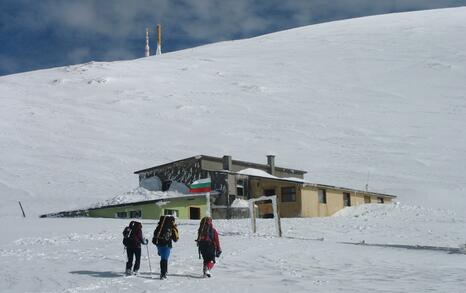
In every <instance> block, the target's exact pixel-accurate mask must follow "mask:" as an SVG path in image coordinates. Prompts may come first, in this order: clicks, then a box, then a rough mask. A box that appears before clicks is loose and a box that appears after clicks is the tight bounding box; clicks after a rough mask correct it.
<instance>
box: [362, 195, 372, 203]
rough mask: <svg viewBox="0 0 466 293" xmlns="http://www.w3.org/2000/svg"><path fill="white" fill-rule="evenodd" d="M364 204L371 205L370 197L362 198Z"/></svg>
mask: <svg viewBox="0 0 466 293" xmlns="http://www.w3.org/2000/svg"><path fill="white" fill-rule="evenodd" d="M364 203H371V197H370V196H368V195H365V196H364Z"/></svg>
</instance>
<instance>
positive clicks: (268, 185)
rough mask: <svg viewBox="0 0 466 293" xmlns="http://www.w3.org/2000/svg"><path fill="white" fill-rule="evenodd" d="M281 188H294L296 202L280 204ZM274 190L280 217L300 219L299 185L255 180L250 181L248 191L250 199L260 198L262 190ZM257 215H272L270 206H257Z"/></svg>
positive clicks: (267, 204) (269, 204) (268, 204)
mask: <svg viewBox="0 0 466 293" xmlns="http://www.w3.org/2000/svg"><path fill="white" fill-rule="evenodd" d="M282 187H295V189H296V201H295V202H282V194H281V192H282ZM267 189H274V190H275V195H277V199H278V207H279V208H278V210H279V213H280V216H281V217H285V218H287V217H288V218H291V217H300V216H301V196H300V192H299V190H300V185H299V184H296V183H292V182H280V181H277V180H266V179H261V180H260V181H259V180H257V179H251V180H250V190H251V194H252V197H260V196H262V195H264V190H267ZM258 207H259V214H260V215H264V214H272V213H273V210H272V204H271V203H265V204H258Z"/></svg>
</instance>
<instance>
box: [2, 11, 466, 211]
mask: <svg viewBox="0 0 466 293" xmlns="http://www.w3.org/2000/svg"><path fill="white" fill-rule="evenodd" d="M465 35H466V8H455V9H444V10H432V11H423V12H415V13H403V14H392V15H385V16H374V17H367V18H360V19H354V20H346V21H338V22H333V23H326V24H320V25H313V26H308V27H302V28H297V29H292V30H288V31H283V32H279V33H274V34H270V35H265V36H261V37H257V38H253V39H247V40H241V41H232V42H223V43H217V44H212V45H208V46H202V47H198V48H193V49H189V50H183V51H179V52H174V53H169V54H164V55H162V56H161V57H149V58H142V59H138V60H132V61H124V62H112V63H88V64H82V65H74V66H68V67H63V68H54V69H49V70H41V71H35V72H29V73H24V74H16V75H10V76H5V77H1V78H0V117H1V119H0V199H1V201H2V205H1V207H0V216H5V215H15V216H17V215H19V214H20V213H19V207H18V204H17V201H18V200H21V201H22V203H23V205H24V206H25V209H26V212H27V213H28V214H29V215H37V214H40V213H45V212H52V211H56V210H62V209H71V208H76V207H81V206H83V204H88V203H94V202H98V201H100V200H104V199H108V198H112V197H113V196H115V195H117V194H121V193H124V192H126V191H128V190H131V189H133V188H134V187H136V186H137V178H136V176H135V175H133V174H132V172H133V171H134V170H137V169H141V168H145V167H149V166H153V165H157V164H161V163H166V162H169V161H171V160H176V159H180V158H184V157H188V156H192V155H196V154H208V155H216V156H221V155H223V154H229V155H232V156H233V158H236V159H241V160H248V161H253V162H265V155H266V154H267V153H274V154H276V155H277V162H276V163H277V165H279V166H284V167H291V168H297V169H303V170H308V171H309V173H308V174H307V177H306V179H307V180H308V181H312V182H317V183H327V184H334V185H341V186H348V187H353V188H364V185H365V184H366V183H367V182H368V184H369V189H370V190H372V191H379V192H386V193H393V194H397V195H399V200H400V201H402V202H406V203H411V204H413V203H414V204H418V205H423V206H427V207H442V208H450V209H457V210H464V208H466V200H465V195H466V194H465V193H466V191H465V185H466V164H465V163H464V162H465V160H466V135H465V134H466V133H465V132H466V130H465V129H466V113H465V112H466V97H465V93H466V82H465V80H466V38H464V36H465ZM141 52H142V51H141Z"/></svg>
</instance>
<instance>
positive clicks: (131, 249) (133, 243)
mask: <svg viewBox="0 0 466 293" xmlns="http://www.w3.org/2000/svg"><path fill="white" fill-rule="evenodd" d="M148 242H149V241H148V240H147V239H144V237H143V236H142V224H141V223H140V222H137V221H131V222H130V223H129V225H128V226H127V227H125V229H124V230H123V244H124V245H125V247H126V254H127V256H128V261H127V262H126V270H125V274H126V275H127V276H129V275H137V273H138V271H139V266H140V264H141V244H144V245H147V243H148ZM133 257H134V258H135V261H134V266H133Z"/></svg>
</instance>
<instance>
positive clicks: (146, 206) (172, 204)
mask: <svg viewBox="0 0 466 293" xmlns="http://www.w3.org/2000/svg"><path fill="white" fill-rule="evenodd" d="M163 202H164V203H165V202H166V204H162V201H158V202H150V203H147V202H141V203H133V204H128V205H121V206H113V207H102V208H99V209H92V210H89V216H90V217H94V218H117V213H118V212H127V215H128V218H130V211H137V210H140V211H141V218H142V219H158V218H159V217H160V216H161V215H163V214H164V210H166V209H170V210H177V211H178V215H177V217H178V218H179V219H190V207H194V208H200V217H201V218H202V217H204V216H205V209H206V199H205V197H204V196H202V197H195V198H174V199H170V200H165V201H163Z"/></svg>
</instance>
